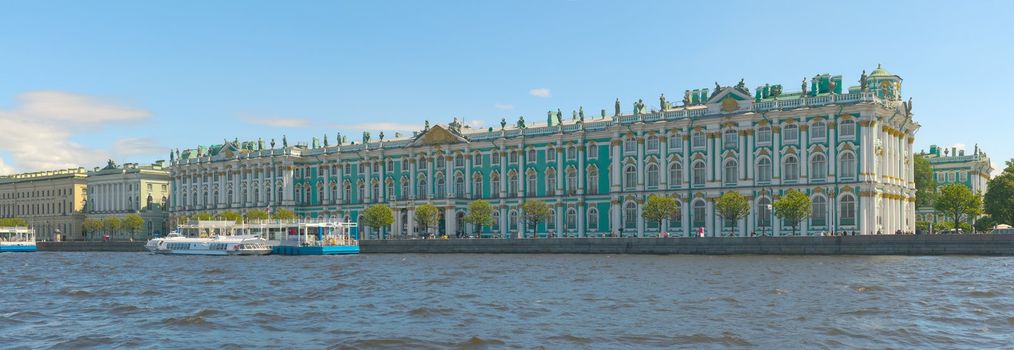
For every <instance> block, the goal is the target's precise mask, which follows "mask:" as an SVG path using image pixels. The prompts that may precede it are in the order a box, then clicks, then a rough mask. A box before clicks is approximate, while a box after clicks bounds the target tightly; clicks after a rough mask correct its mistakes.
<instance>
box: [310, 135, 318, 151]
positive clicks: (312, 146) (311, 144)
mask: <svg viewBox="0 0 1014 350" xmlns="http://www.w3.org/2000/svg"><path fill="white" fill-rule="evenodd" d="M318 147H320V140H319V139H318V138H317V137H316V136H314V137H313V142H312V143H310V148H318Z"/></svg>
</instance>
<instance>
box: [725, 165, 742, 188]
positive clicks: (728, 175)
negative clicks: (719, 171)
mask: <svg viewBox="0 0 1014 350" xmlns="http://www.w3.org/2000/svg"><path fill="white" fill-rule="evenodd" d="M738 173H739V163H737V162H736V160H735V159H729V160H728V161H726V162H725V173H724V174H723V175H724V176H723V177H722V178H723V180H725V184H726V185H727V186H735V185H736V180H737V179H738V178H739V176H738Z"/></svg>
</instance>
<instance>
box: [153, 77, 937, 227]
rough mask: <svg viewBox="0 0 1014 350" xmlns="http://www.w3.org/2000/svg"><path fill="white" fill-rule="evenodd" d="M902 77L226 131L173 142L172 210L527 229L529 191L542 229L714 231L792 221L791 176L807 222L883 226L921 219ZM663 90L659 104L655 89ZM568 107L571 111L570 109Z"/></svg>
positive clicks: (816, 80)
mask: <svg viewBox="0 0 1014 350" xmlns="http://www.w3.org/2000/svg"><path fill="white" fill-rule="evenodd" d="M901 86H902V79H901V78H900V77H899V76H897V75H894V74H891V73H889V72H888V71H887V70H885V69H882V68H880V67H877V69H876V70H874V71H873V72H871V74H869V75H867V74H866V73H865V72H863V74H862V75H861V77H860V79H859V85H857V86H853V87H848V88H847V89H846V88H844V87H843V81H842V77H841V76H839V75H828V74H821V75H817V76H814V77H812V78H811V79H809V81H808V80H807V79H803V83H802V84H801V85H800V90H801V91H796V92H793V93H788V92H782V87H781V85H771V84H765V85H763V86H760V87H758V88H757V89H756V90H755V91H754V92H753V93H751V92H750V91H749V89H748V88H747V87H746V86H745V84H744V83H743V82H742V81H740V82H739V84H737V85H735V86H719V85H718V84H717V83H716V86H715V87H714V89H695V90H688V91H686V93H685V94H684V97H683V101H682V102H681V103H671V102H669V101H667V100H666V99H665V97H664V96H662V97H660V98H659V100H658V104H657V105H655V106H657V107H647V106H646V104H645V103H644V102H643V101H637V102H635V103H634V104H633V106H634V108H633V111H632V112H631V113H622V111H621V107H620V101H619V100H617V101H616V103H615V106H614V110H613V113H610V114H609V115H607V113H606V111H605V110H602V112H601V113H600V114H599V115H597V116H588V117H586V116H585V115H584V112H583V110H582V111H581V112H577V111H574V112H573V113H571V116H569V117H568V118H565V117H564V116H563V115H562V113H561V112H560V111H559V110H557V111H551V112H549V113H548V115H547V119H546V123H531V122H529V123H527V124H526V123H525V120H524V119H523V117H522V118H521V119H519V120H518V121H516V122H513V123H510V124H511V125H507V124H508V123H507V122H506V121H501V123H500V125H498V126H495V127H492V128H489V129H483V130H476V129H473V128H468V127H462V125H461V124H460V123H458V122H457V121H456V120H455V121H454V122H452V123H448V124H447V125H446V126H445V125H433V126H429V122H426V124H427V126H426V127H425V128H424V129H423V130H421V131H418V132H415V133H414V134H413V135H411V136H401V135H396V136H395V137H394V138H387V139H385V138H384V137H383V133H381V134H380V137H379V138H376V139H373V138H371V137H370V135H369V134H368V133H365V134H364V135H363V139H362V140H360V141H359V142H352V143H348V142H345V140H344V138H343V137H338V141H337V142H335V144H330V145H329V144H328V141H327V138H326V136H325V138H324V142H323V144H319V142H318V140H316V139H315V140H313V142H312V143H311V144H301V145H289V144H288V142H287V141H286V140H284V139H283V141H282V144H281V145H279V146H281V147H275V144H274V140H272V141H271V145H270V146H265V144H264V141H255V142H239V141H226V142H224V143H223V144H220V145H213V146H208V147H204V146H201V147H198V148H197V149H188V150H184V151H182V152H180V151H176V152H174V154H173V155H172V157H171V167H170V170H171V176H172V186H171V188H172V192H173V193H172V196H171V202H172V203H171V205H170V208H171V210H172V215H173V216H174V217H179V216H181V215H192V214H194V213H197V212H202V211H203V212H211V213H215V212H221V211H225V210H234V211H239V212H243V211H246V210H250V209H265V208H271V209H275V208H289V209H292V210H293V211H295V212H296V213H297V214H298V215H299V216H300V217H303V218H326V219H336V220H351V221H358V220H359V213H360V212H362V211H363V210H364V209H365V208H366V207H368V206H370V205H372V204H376V203H383V204H386V205H388V206H390V207H391V208H392V209H393V210H394V212H395V221H394V224H393V225H392V227H391V228H389V229H384V230H380V231H381V232H369V231H370V230H367V234H368V237H372V238H376V237H402V236H413V235H416V234H420V233H421V232H419V231H420V230H419V228H418V227H417V225H415V220H413V218H414V208H415V207H416V206H418V205H420V204H423V203H429V204H433V205H435V206H437V207H438V208H440V210H441V212H442V215H441V220H440V224H439V227H436V228H433V229H432V230H431V231H436V232H440V233H447V234H449V235H450V236H452V237H453V236H455V234H469V235H478V236H481V237H503V238H510V237H531V236H532V234H533V233H532V231H533V230H532V228H531V227H526V223H525V221H524V219H523V218H524V213H522V212H521V203H522V202H523V201H525V200H529V199H538V200H542V201H545V202H547V203H549V204H550V205H551V206H552V208H554V214H553V215H552V216H551V218H550V219H549V220H547V222H544V223H540V224H539V225H538V227H536V228H535V230H534V231H535V232H536V233H535V234H536V235H538V236H540V237H545V236H547V235H548V234H549V233H552V234H553V235H554V236H570V237H574V236H579V237H588V236H591V237H600V236H617V235H623V236H631V235H636V236H639V237H650V236H656V235H658V234H659V233H660V232H668V233H669V234H670V235H672V236H688V235H692V234H696V233H697V232H699V230H700V229H702V228H703V231H704V232H705V235H707V236H722V235H730V234H732V232H733V231H734V230H733V229H734V226H738V228H737V229H736V230H735V232H736V234H738V235H749V234H752V233H755V234H758V235H760V234H765V235H782V234H789V232H790V229H789V228H788V227H787V226H786V225H784V224H783V223H781V222H779V221H780V220H777V219H776V218H775V216H774V213H773V212H772V209H771V204H772V202H773V201H775V200H777V199H778V198H779V196H780V195H782V194H783V193H785V192H786V191H787V190H789V189H798V190H801V191H803V192H804V193H806V194H808V195H809V196H810V197H811V198H812V201H813V213H812V216H811V217H810V218H809V219H807V220H805V221H804V222H803V223H802V224H801V226H800V230H799V233H798V234H803V235H817V234H820V233H821V232H830V231H835V232H842V231H847V232H850V233H851V232H855V233H856V234H875V233H877V232H882V233H884V234H887V233H894V232H896V231H904V232H910V231H914V229H915V184H914V180H913V158H912V157H913V152H912V143H913V140H914V135H915V132H916V131H917V130H918V129H919V124H918V123H916V122H915V121H913V119H912V114H911V109H912V108H911V99H909V101H908V102H903V100H902V97H901ZM652 104H653V105H654V103H652ZM568 119H569V120H568ZM727 191H737V192H740V193H741V194H743V195H745V196H747V197H748V198H749V200H750V201H751V203H752V207H753V209H752V210H751V211H750V214H749V216H748V217H747V218H746V219H745V220H741V221H740V222H737V223H729V222H723V220H722V219H721V217H719V216H717V215H716V213H715V208H714V199H715V198H717V197H719V196H720V195H721V194H723V193H724V192H727ZM652 194H654V195H664V196H672V197H675V198H677V200H678V201H679V203H680V204H681V207H680V213H679V214H678V215H676V216H674V217H672V218H671V219H669V220H665V221H663V222H662V223H661V226H662V227H659V224H658V223H654V222H651V221H646V220H644V219H643V218H642V217H641V211H642V206H643V205H644V203H645V201H646V199H647V197H648V196H649V195H652ZM475 199H484V200H487V201H489V202H491V203H492V204H493V206H494V207H495V208H497V210H496V211H495V212H494V219H495V222H496V223H495V224H494V225H491V226H486V227H481V228H479V227H472V225H470V224H466V223H465V222H464V220H463V218H464V216H465V214H466V212H467V210H468V204H469V202H471V201H472V200H475Z"/></svg>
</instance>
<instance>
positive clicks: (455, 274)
mask: <svg viewBox="0 0 1014 350" xmlns="http://www.w3.org/2000/svg"><path fill="white" fill-rule="evenodd" d="M1012 265H1014V258H995V257H837V256H812V257H776V256H636V255H413V254H404V255H394V254H392V255H368V254H363V255H358V256H338V257H287V256H266V257H182V256H156V255H149V254H142V253H55V252H38V253H20V254H17V253H7V254H0V348H10V347H12V348H26V349H29V348H30V349H38V348H55V349H72V348H117V347H118V348H186V349H190V348H223V349H248V348H349V349H353V348H363V349H367V348H390V349H426V348H435V349H447V348H465V349H483V348H491V349H496V348H520V349H531V348H543V349H572V348H578V349H580V348H587V349H617V348H634V349H640V348H694V349H702V348H703V349H707V348H759V349H786V348H789V349H798V348H903V349H912V348H950V349H960V348H969V349H971V348H1003V347H1011V346H1014V345H1012V344H1014V343H1012V340H1014V289H1012V286H1011V281H1014V266H1012Z"/></svg>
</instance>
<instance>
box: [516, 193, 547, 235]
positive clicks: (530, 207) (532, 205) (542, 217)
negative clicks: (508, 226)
mask: <svg viewBox="0 0 1014 350" xmlns="http://www.w3.org/2000/svg"><path fill="white" fill-rule="evenodd" d="M521 210H522V211H524V212H525V222H527V223H528V225H530V226H531V227H532V238H536V232H535V230H536V229H537V228H538V226H539V223H540V222H543V221H546V219H548V218H549V214H550V213H551V212H552V210H553V209H552V208H550V207H549V204H546V202H543V201H540V200H538V199H532V200H527V201H525V202H524V203H521Z"/></svg>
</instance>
